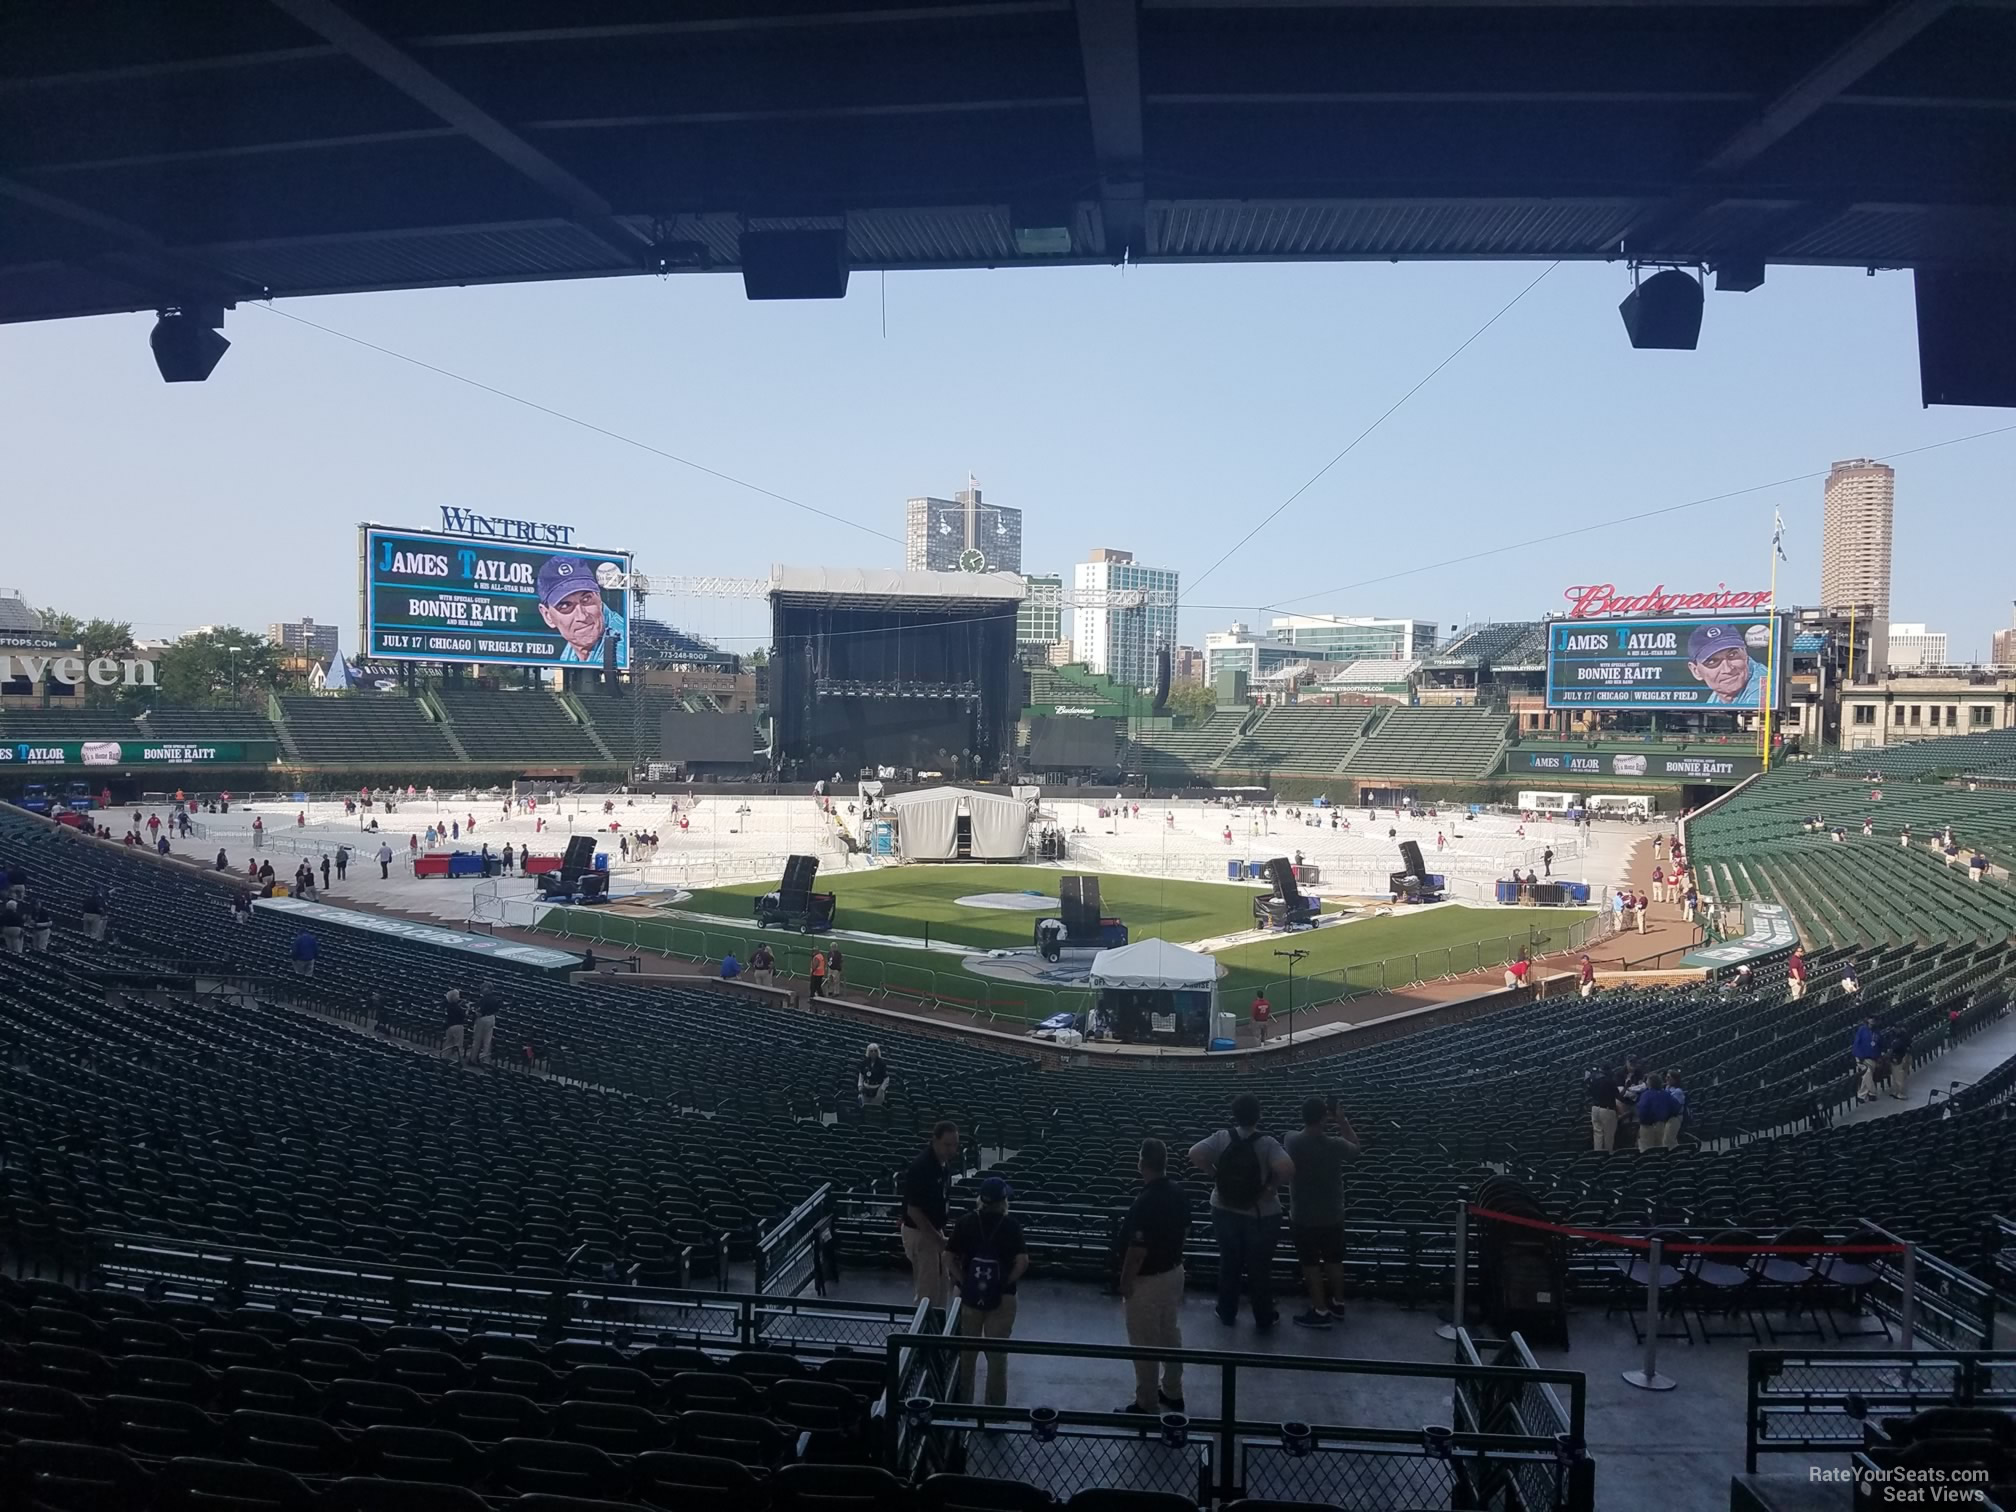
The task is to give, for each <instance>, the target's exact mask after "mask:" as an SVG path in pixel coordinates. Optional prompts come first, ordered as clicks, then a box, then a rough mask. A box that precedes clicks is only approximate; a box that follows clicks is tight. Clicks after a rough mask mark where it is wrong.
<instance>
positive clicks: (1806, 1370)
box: [1743, 1349, 2016, 1473]
mask: <svg viewBox="0 0 2016 1512" xmlns="http://www.w3.org/2000/svg"><path fill="white" fill-rule="evenodd" d="M1949 1406H1951V1407H1992V1408H1995V1409H1997V1410H1999V1411H2003V1412H2010V1411H2016V1353H2012V1352H2009V1351H2004V1350H1986V1349H1961V1350H1913V1351H1909V1352H1905V1351H1892V1350H1861V1349H1854V1350H1849V1349H1817V1350H1787V1349H1753V1350H1751V1351H1750V1368H1749V1385H1748V1392H1747V1411H1746V1424H1747V1426H1746V1429H1745V1437H1744V1449H1743V1456H1744V1466H1745V1468H1746V1469H1748V1470H1750V1471H1751V1472H1753V1473H1754V1472H1755V1471H1756V1469H1757V1461H1758V1457H1759V1456H1760V1455H1765V1454H1798V1455H1806V1456H1812V1455H1818V1454H1847V1453H1851V1452H1853V1451H1854V1450H1857V1449H1860V1448H1861V1447H1862V1425H1863V1423H1864V1421H1865V1420H1868V1419H1870V1418H1874V1417H1877V1416H1879V1415H1884V1414H1891V1413H1895V1414H1900V1415H1904V1414H1910V1413H1914V1412H1922V1411H1924V1410H1925V1409H1927V1408H1930V1407H1949Z"/></svg>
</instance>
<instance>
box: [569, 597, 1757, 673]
mask: <svg viewBox="0 0 2016 1512" xmlns="http://www.w3.org/2000/svg"><path fill="white" fill-rule="evenodd" d="M541 592H542V593H543V592H544V579H543V578H542V579H541ZM1732 649H1733V650H1737V651H1741V652H1742V653H1743V654H1744V655H1745V656H1748V655H1749V654H1750V643H1749V642H1748V641H1746V640H1745V639H1744V638H1743V632H1742V631H1741V630H1738V629H1737V628H1736V627H1735V626H1734V625H1703V626H1702V627H1701V628H1700V629H1699V630H1696V631H1695V632H1694V633H1693V634H1692V635H1690V636H1688V637H1687V660H1689V661H1691V662H1705V661H1706V660H1708V658H1709V657H1711V656H1713V655H1715V654H1716V653H1717V652H1718V651H1728V650H1732Z"/></svg>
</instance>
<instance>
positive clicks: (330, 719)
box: [280, 694, 459, 765]
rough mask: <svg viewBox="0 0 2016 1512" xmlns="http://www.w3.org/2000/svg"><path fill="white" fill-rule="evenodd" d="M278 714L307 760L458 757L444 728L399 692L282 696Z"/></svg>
mask: <svg viewBox="0 0 2016 1512" xmlns="http://www.w3.org/2000/svg"><path fill="white" fill-rule="evenodd" d="M280 712H281V717H282V718H283V719H285V720H286V722H287V731H288V734H289V735H291V736H292V737H293V740H294V745H295V749H297V750H298V751H300V753H301V756H302V759H303V760H305V761H316V762H374V763H381V762H429V763H433V764H436V765H449V764H452V763H454V762H455V761H457V760H458V759H459V758H457V756H456V754H455V748H454V747H453V746H451V745H450V744H449V743H448V737H447V736H445V735H443V734H442V733H441V727H440V726H439V725H438V724H436V723H434V722H433V721H432V720H430V719H429V718H427V716H426V713H425V711H424V710H422V709H421V707H420V705H419V704H418V703H417V702H415V701H414V700H413V699H410V698H406V697H403V696H400V695H398V694H373V695H368V696H356V697H335V698H331V697H319V698H318V697H290V698H283V699H281V700H280Z"/></svg>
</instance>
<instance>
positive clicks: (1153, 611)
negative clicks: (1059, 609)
mask: <svg viewBox="0 0 2016 1512" xmlns="http://www.w3.org/2000/svg"><path fill="white" fill-rule="evenodd" d="M1179 579H1180V574H1179V573H1177V571H1176V570H1175V569H1174V568H1169V567H1147V566H1144V565H1142V564H1141V563H1139V562H1136V561H1135V560H1134V553H1133V552H1131V551H1116V550H1114V549H1112V548H1111V547H1106V546H1095V547H1094V548H1093V549H1092V551H1091V553H1090V560H1088V561H1083V562H1080V563H1078V564H1077V565H1076V566H1075V567H1074V568H1073V569H1072V578H1071V583H1072V587H1073V589H1075V590H1076V594H1077V597H1078V598H1079V603H1078V604H1077V605H1076V606H1074V608H1073V609H1072V611H1071V625H1072V648H1073V650H1074V651H1075V652H1076V653H1077V659H1078V660H1079V661H1081V662H1083V663H1084V664H1085V666H1086V667H1087V668H1088V669H1089V670H1091V671H1093V672H1098V673H1103V674H1104V675H1106V676H1107V677H1110V678H1112V679H1113V680H1114V681H1115V682H1118V683H1122V684H1124V685H1125V686H1127V687H1132V688H1147V687H1150V686H1152V685H1153V683H1154V681H1155V653H1156V651H1157V650H1158V649H1162V648H1167V649H1168V651H1169V652H1170V654H1171V656H1172V658H1173V656H1174V654H1175V650H1176V602H1177V596H1178V592H1179ZM1129 592H1140V593H1143V594H1146V595H1148V596H1149V597H1148V599H1147V601H1146V602H1143V603H1141V604H1138V605H1128V604H1125V603H1114V602H1109V603H1104V604H1098V603H1094V604H1088V603H1086V602H1085V600H1086V598H1087V597H1088V596H1089V597H1092V598H1093V599H1095V600H1096V599H1097V598H1098V597H1099V596H1101V595H1114V596H1120V595H1124V594H1127V593H1129Z"/></svg>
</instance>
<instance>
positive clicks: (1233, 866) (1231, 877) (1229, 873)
mask: <svg viewBox="0 0 2016 1512" xmlns="http://www.w3.org/2000/svg"><path fill="white" fill-rule="evenodd" d="M1239 879H1240V864H1239V863H1238V862H1237V861H1227V862H1226V863H1225V880H1226V881H1227V882H1237V881H1238V880H1239Z"/></svg>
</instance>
